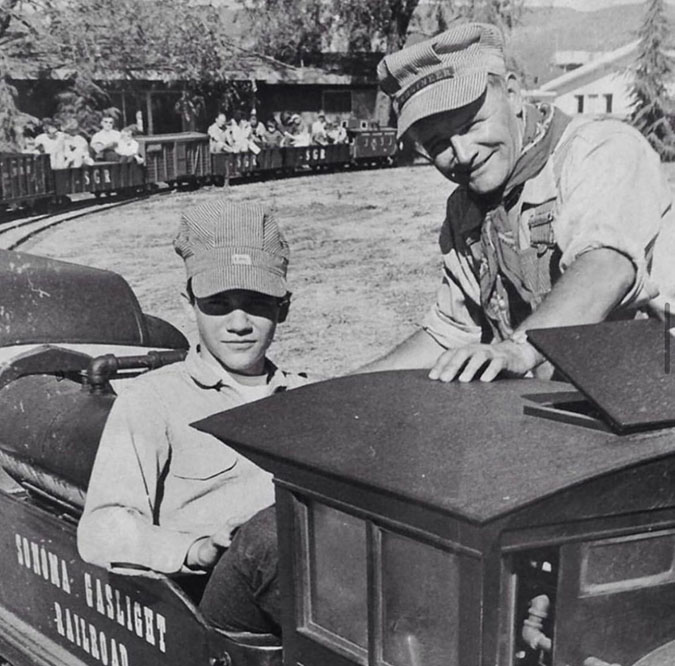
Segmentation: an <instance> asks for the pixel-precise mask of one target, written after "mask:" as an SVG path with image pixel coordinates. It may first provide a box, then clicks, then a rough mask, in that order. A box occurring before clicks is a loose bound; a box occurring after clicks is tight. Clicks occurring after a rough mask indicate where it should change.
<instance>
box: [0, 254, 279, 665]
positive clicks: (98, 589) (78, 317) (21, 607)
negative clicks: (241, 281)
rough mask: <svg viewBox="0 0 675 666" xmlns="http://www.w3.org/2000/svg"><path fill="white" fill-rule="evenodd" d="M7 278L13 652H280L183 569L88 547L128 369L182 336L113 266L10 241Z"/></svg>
mask: <svg viewBox="0 0 675 666" xmlns="http://www.w3.org/2000/svg"><path fill="white" fill-rule="evenodd" d="M0 284H2V288H3V307H2V309H1V310H0V406H1V407H0V411H1V413H2V416H1V418H0V464H2V467H3V468H4V470H6V472H7V474H8V475H9V476H3V478H1V479H0V524H1V528H0V553H1V554H2V566H3V567H4V571H3V573H2V575H1V576H0V655H1V656H2V659H3V663H9V664H11V665H12V666H35V665H36V664H40V665H42V666H48V665H49V666H57V665H58V666H85V665H87V666H94V665H96V666H100V665H101V664H102V665H103V666H151V665H153V664H154V665H157V666H160V665H161V666H164V665H166V664H176V665H179V664H180V665H181V666H276V665H278V664H280V654H281V649H280V647H279V646H278V645H277V644H276V641H272V640H271V638H270V637H265V636H262V637H261V636H255V637H248V636H245V635H226V634H224V633H223V632H220V631H217V630H215V629H213V628H211V627H209V626H208V625H207V624H206V623H205V621H204V619H203V618H202V617H201V616H200V614H199V612H198V610H197V609H196V607H195V599H196V597H195V593H194V592H193V590H192V587H191V586H190V585H189V581H188V583H187V584H186V580H185V579H183V578H181V577H180V576H178V577H175V578H168V577H166V576H161V575H158V574H154V573H152V572H148V571H138V570H133V569H112V570H104V569H101V568H97V567H93V566H90V565H88V564H86V563H84V562H83V561H82V560H81V559H80V557H79V555H78V553H77V547H76V533H75V532H76V526H77V520H78V517H79V515H80V513H81V511H82V506H83V501H84V497H85V493H86V486H87V482H88V479H89V474H90V470H91V465H92V464H93V459H94V456H95V453H96V448H97V445H98V440H99V437H100V434H101V431H102V428H103V425H104V423H105V419H106V417H107V413H108V411H109V409H110V406H111V405H112V403H113V401H114V399H115V395H116V393H119V391H122V390H124V384H125V382H126V381H127V380H128V377H129V376H133V375H135V374H137V373H138V372H141V371H143V370H144V369H147V368H152V367H159V366H160V365H163V364H165V363H170V362H173V361H176V360H179V359H181V358H183V357H184V355H185V348H186V347H187V341H186V340H185V338H184V336H183V335H182V334H181V333H180V332H179V331H177V330H176V329H175V328H174V327H173V326H171V325H169V324H168V323H166V322H164V321H162V320H161V319H158V318H156V317H151V316H149V315H146V314H144V313H143V312H142V310H141V308H140V306H139V304H138V301H137V300H136V297H135V296H134V294H133V292H132V291H131V289H130V288H129V286H128V285H127V283H126V282H125V281H124V280H123V279H122V278H121V277H120V276H118V275H116V274H114V273H111V272H109V271H101V270H94V269H91V268H86V267H82V266H77V265H74V264H69V263H65V262H60V261H55V260H51V259H44V258H41V257H34V256H31V255H27V254H20V253H15V252H7V251H0ZM102 294H103V295H104V297H102ZM111 482H113V483H114V482H115V480H114V479H113V480H111Z"/></svg>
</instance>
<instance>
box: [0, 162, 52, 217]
mask: <svg viewBox="0 0 675 666" xmlns="http://www.w3.org/2000/svg"><path fill="white" fill-rule="evenodd" d="M53 197H54V180H53V177H52V170H51V166H50V164H49V156H48V155H28V154H23V153H0V209H1V208H2V207H3V206H4V207H6V206H9V205H13V204H14V205H21V206H25V205H28V206H34V205H35V204H36V203H38V202H43V201H50V200H51V199H53Z"/></svg>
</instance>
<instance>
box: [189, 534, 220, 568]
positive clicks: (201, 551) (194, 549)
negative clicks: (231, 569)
mask: <svg viewBox="0 0 675 666" xmlns="http://www.w3.org/2000/svg"><path fill="white" fill-rule="evenodd" d="M223 550H224V549H223V547H222V546H219V545H218V544H217V543H216V541H215V540H214V538H213V537H212V536H210V537H202V538H201V539H197V541H195V542H194V543H193V544H192V545H191V546H190V548H189V549H188V552H187V555H186V556H185V566H187V567H188V568H190V569H200V570H201V569H212V568H213V567H214V566H215V564H216V562H217V561H218V559H219V558H220V556H221V555H222V553H223Z"/></svg>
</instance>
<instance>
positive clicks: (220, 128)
mask: <svg viewBox="0 0 675 666" xmlns="http://www.w3.org/2000/svg"><path fill="white" fill-rule="evenodd" d="M206 133H207V134H208V135H209V151H210V152H211V153H223V152H229V151H228V150H227V144H228V135H227V116H226V115H225V114H224V113H223V112H222V111H221V112H220V113H219V114H218V115H217V116H216V119H215V120H214V121H213V123H212V124H211V125H209V129H208V130H207V131H206Z"/></svg>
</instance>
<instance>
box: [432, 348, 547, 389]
mask: <svg viewBox="0 0 675 666" xmlns="http://www.w3.org/2000/svg"><path fill="white" fill-rule="evenodd" d="M540 362H541V357H540V356H539V354H538V353H537V351H536V350H535V349H534V347H532V346H531V345H530V344H528V343H527V342H522V343H521V342H514V341H513V340H504V341H503V342H498V343H495V344H492V345H485V344H475V345H466V346H465V347H458V348H457V349H450V350H448V351H446V352H445V353H443V354H441V355H440V356H439V357H438V360H437V361H436V363H435V365H434V367H433V368H432V369H431V372H430V373H429V379H437V380H439V381H441V382H451V381H452V380H453V379H455V378H457V379H458V380H459V381H460V382H470V381H471V380H472V379H474V377H476V375H477V374H478V373H480V380H481V381H482V382H491V381H492V380H493V379H494V378H495V377H497V375H498V374H499V373H500V372H505V373H507V374H509V375H511V376H513V377H522V376H523V375H525V374H527V372H529V371H530V370H533V369H534V368H535V367H536V366H537V365H538V364H539V363H540Z"/></svg>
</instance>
